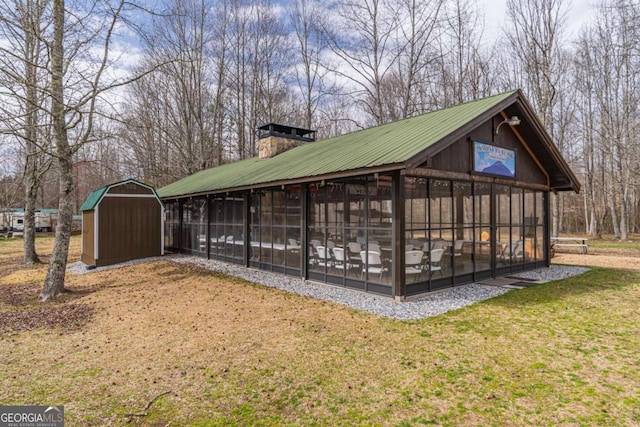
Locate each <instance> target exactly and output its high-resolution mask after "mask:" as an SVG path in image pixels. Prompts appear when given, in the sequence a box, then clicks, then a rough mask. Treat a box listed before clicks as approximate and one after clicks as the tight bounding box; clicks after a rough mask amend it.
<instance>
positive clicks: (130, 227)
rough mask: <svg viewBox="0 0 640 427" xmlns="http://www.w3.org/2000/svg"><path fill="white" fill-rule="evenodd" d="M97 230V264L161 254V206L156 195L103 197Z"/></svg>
mask: <svg viewBox="0 0 640 427" xmlns="http://www.w3.org/2000/svg"><path fill="white" fill-rule="evenodd" d="M98 230H99V231H98V232H99V235H100V240H99V253H100V258H99V259H98V263H97V265H109V264H114V263H118V262H123V261H128V260H131V259H137V258H145V257H150V256H159V255H161V236H162V233H161V206H160V203H159V202H158V200H157V199H156V198H149V197H144V198H133V197H105V198H104V199H102V201H101V202H100V223H99V225H98Z"/></svg>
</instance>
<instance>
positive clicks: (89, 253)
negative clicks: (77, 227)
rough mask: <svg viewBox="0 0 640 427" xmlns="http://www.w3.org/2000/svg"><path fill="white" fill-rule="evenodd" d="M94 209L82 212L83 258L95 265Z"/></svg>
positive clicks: (85, 261)
mask: <svg viewBox="0 0 640 427" xmlns="http://www.w3.org/2000/svg"><path fill="white" fill-rule="evenodd" d="M94 219H95V215H94V211H84V212H82V256H81V258H80V259H81V260H82V262H84V263H85V264H87V265H95V263H96V258H95V254H94V253H93V249H94V242H95V240H94V239H95V236H94V231H93V230H94V228H93V227H94Z"/></svg>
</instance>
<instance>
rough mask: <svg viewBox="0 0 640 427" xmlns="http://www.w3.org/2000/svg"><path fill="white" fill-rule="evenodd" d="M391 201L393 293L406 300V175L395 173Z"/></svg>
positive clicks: (396, 297) (394, 295) (398, 298)
mask: <svg viewBox="0 0 640 427" xmlns="http://www.w3.org/2000/svg"><path fill="white" fill-rule="evenodd" d="M392 179H393V185H392V187H391V188H392V190H391V200H392V202H391V203H392V206H393V216H392V217H393V223H392V224H391V237H392V239H393V253H392V255H391V259H392V275H391V292H392V295H393V297H394V298H395V299H397V300H404V298H405V296H406V294H407V292H406V274H405V273H406V271H405V270H406V269H405V252H404V248H405V233H404V230H405V218H404V209H405V206H404V204H405V203H404V175H400V172H394V174H393V177H392Z"/></svg>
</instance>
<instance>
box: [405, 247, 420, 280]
mask: <svg viewBox="0 0 640 427" xmlns="http://www.w3.org/2000/svg"><path fill="white" fill-rule="evenodd" d="M423 255H424V253H423V252H422V251H420V250H418V251H407V252H405V255H404V259H405V261H404V263H405V270H404V272H405V274H406V276H407V277H409V276H414V282H415V281H417V280H418V277H420V274H421V273H422V271H423V268H422V256H423Z"/></svg>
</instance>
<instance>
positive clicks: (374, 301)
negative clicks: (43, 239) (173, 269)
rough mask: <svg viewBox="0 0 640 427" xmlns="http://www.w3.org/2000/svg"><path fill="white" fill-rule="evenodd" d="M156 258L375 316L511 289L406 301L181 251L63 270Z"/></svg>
mask: <svg viewBox="0 0 640 427" xmlns="http://www.w3.org/2000/svg"><path fill="white" fill-rule="evenodd" d="M157 260H168V261H173V262H177V263H189V264H194V265H197V266H199V267H202V268H206V269H208V270H212V271H216V272H219V273H224V274H228V275H230V276H235V277H240V278H242V279H245V280H247V281H250V282H253V283H259V284H262V285H265V286H269V287H273V288H277V289H282V290H285V291H289V292H295V293H297V294H300V295H305V296H309V297H312V298H318V299H322V300H326V301H332V302H335V303H338V304H342V305H346V306H348V307H351V308H355V309H358V310H362V311H366V312H369V313H373V314H376V315H378V316H382V317H389V318H392V319H399V320H415V319H423V318H426V317H432V316H437V315H439V314H442V313H446V312H448V311H451V310H456V309H459V308H462V307H466V306H468V305H471V304H474V303H476V302H479V301H484V300H487V299H490V298H493V297H496V296H498V295H502V294H504V293H506V292H509V291H511V290H513V289H514V288H513V287H511V286H490V285H482V284H478V283H471V284H468V285H462V286H457V287H455V288H447V289H443V290H441V291H437V292H432V293H430V294H426V295H424V296H420V297H416V298H411V299H408V300H406V301H396V300H394V299H392V298H389V297H383V296H378V295H374V294H368V293H365V292H362V291H357V290H353V289H349V288H343V287H339V286H333V285H329V284H325V283H318V282H313V281H305V280H302V279H300V278H295V277H290V276H285V275H283V274H281V273H274V272H270V271H263V270H257V269H253V268H247V267H242V266H239V265H235V264H228V263H225V262H221V261H216V260H211V259H206V258H201V257H197V256H185V255H167V256H163V257H152V258H144V259H139V260H135V261H129V262H125V263H121V264H115V265H110V266H106V267H98V268H95V269H90V270H89V269H87V265H86V264H84V263H83V262H81V261H78V262H75V263H73V264H70V265H69V266H68V267H67V271H68V272H70V273H72V274H86V273H90V272H97V271H104V270H110V269H113V268H120V267H123V266H127V265H135V264H140V263H146V262H152V261H157ZM587 271H589V269H588V268H584V267H573V266H563V265H552V266H551V267H549V268H541V269H538V270H533V271H527V272H523V273H518V274H516V275H512V276H509V277H519V278H523V279H526V280H531V281H535V282H536V283H544V282H548V281H551V280H561V279H565V278H567V277H571V276H576V275H579V274H583V273H585V272H587Z"/></svg>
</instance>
